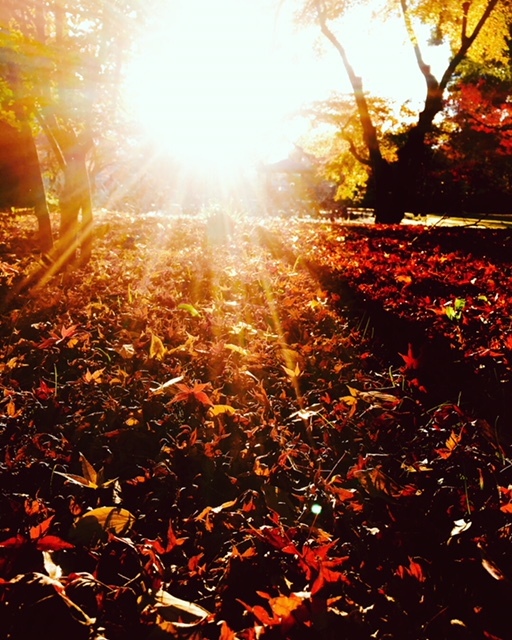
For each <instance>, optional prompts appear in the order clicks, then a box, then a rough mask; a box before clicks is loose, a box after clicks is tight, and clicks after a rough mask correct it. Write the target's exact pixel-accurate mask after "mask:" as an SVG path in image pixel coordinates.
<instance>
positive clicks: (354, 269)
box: [297, 224, 512, 381]
mask: <svg viewBox="0 0 512 640" xmlns="http://www.w3.org/2000/svg"><path fill="white" fill-rule="evenodd" d="M297 231H298V233H299V236H298V237H299V238H300V241H299V244H300V253H301V255H306V256H307V257H308V259H309V260H310V261H311V262H312V264H314V265H317V266H320V267H324V268H326V269H329V270H330V271H331V273H332V275H334V276H336V275H337V276H340V277H342V278H343V279H344V280H346V281H347V282H348V283H350V285H351V286H353V287H354V288H355V289H357V291H359V292H360V293H361V294H362V295H364V296H365V297H366V298H368V299H371V300H376V301H379V302H380V303H381V304H382V306H383V308H384V309H385V310H386V311H389V312H391V313H393V314H396V315H397V316H398V317H402V318H405V319H412V320H413V321H414V322H415V323H416V324H419V325H421V326H422V327H424V330H425V337H426V338H432V337H434V336H439V335H443V336H445V337H446V338H447V339H448V340H449V341H450V342H451V343H452V345H453V347H454V348H456V349H458V350H460V352H461V353H462V354H463V356H464V358H465V359H466V361H467V362H468V363H471V366H472V367H473V368H474V369H475V371H478V370H479V369H482V368H485V367H487V366H492V367H493V368H495V369H496V371H497V374H498V375H497V377H498V378H502V379H504V380H507V381H508V380H510V379H511V378H512V323H511V321H510V316H511V310H512V296H511V291H512V257H511V256H512V230H511V229H510V228H506V229H489V228H475V227H469V228H461V227H448V228H446V227H437V228H435V227H424V226H407V225H402V226H383V225H372V226H357V225H353V226H342V227H340V226H330V225H322V226H319V225H316V226H312V225H309V226H308V225H305V224H302V225H299V226H298V229H297Z"/></svg>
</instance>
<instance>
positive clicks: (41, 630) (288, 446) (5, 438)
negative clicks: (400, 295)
mask: <svg viewBox="0 0 512 640" xmlns="http://www.w3.org/2000/svg"><path fill="white" fill-rule="evenodd" d="M223 222H225V220H223V218H222V217H217V218H215V217H214V218H212V219H211V220H210V221H207V220H204V219H200V218H195V219H184V218H181V219H179V218H165V217H163V216H158V215H153V216H151V215H147V216H140V217H133V218H130V217H129V216H126V215H121V214H115V213H110V214H108V215H105V216H104V217H103V218H100V219H99V220H98V223H97V236H98V237H97V239H96V244H95V255H94V257H93V260H92V262H91V264H90V265H89V267H88V269H87V270H81V271H80V270H79V271H73V270H69V271H68V272H65V273H61V274H58V275H57V276H55V277H54V278H53V279H52V280H51V281H50V282H49V283H47V284H46V285H45V286H44V287H41V288H40V289H39V290H33V291H32V292H30V293H24V294H23V295H17V296H13V297H12V299H11V300H10V302H9V303H8V305H7V306H5V308H4V311H3V316H2V318H1V320H2V323H1V328H0V335H1V340H2V348H1V352H0V384H1V388H2V398H1V414H0V416H1V417H0V452H1V454H0V487H1V489H0V514H1V521H0V619H1V621H2V633H3V634H4V635H3V637H5V638H9V639H10V640H18V639H21V638H27V637H32V636H36V634H37V637H42V638H46V637H48V638H50V637H51V638H53V639H54V640H58V639H60V638H70V637H73V638H76V639H77V640H79V639H81V638H84V639H88V640H92V639H96V640H100V638H106V639H108V640H117V639H121V638H126V637H134V638H135V637H136V638H138V639H140V640H144V639H146V638H147V639H153V638H155V639H159V638H190V639H194V640H200V639H202V638H205V639H212V640H213V639H220V640H234V639H235V638H238V639H240V640H245V639H247V640H252V639H256V638H269V639H272V638H289V639H295V638H297V639H302V638H312V637H320V638H327V639H330V638H333V639H334V638H336V639H339V638H350V639H352V638H354V639H358V638H359V639H369V638H379V639H381V638H382V639H383V638H435V639H436V640H437V639H439V638H491V639H492V638H501V639H505V638H507V637H509V635H508V634H509V627H508V623H507V621H506V616H503V615H502V613H503V611H502V607H503V602H505V601H506V599H507V598H510V595H511V586H510V579H511V577H512V575H511V573H512V568H511V567H512V565H511V562H512V552H511V549H512V547H511V538H512V521H511V513H512V489H511V487H512V463H511V462H510V459H509V455H510V452H509V451H508V449H507V447H506V446H504V445H502V444H500V443H499V442H497V440H496V438H495V434H494V432H493V429H492V428H491V427H490V426H489V424H488V423H487V422H486V421H485V420H484V419H483V418H481V417H476V416H474V415H470V414H468V413H466V412H465V411H464V410H462V409H461V407H460V406H458V405H457V404H455V403H452V402H445V403H442V404H439V405H438V406H434V407H430V406H428V404H427V403H426V402H425V399H424V398H425V396H424V394H423V393H422V391H421V390H420V389H418V385H417V383H416V378H415V360H414V356H413V355H411V354H409V355H408V354H404V359H403V366H401V367H395V368H393V367H391V368H390V367H389V362H386V361H385V360H381V359H380V358H379V357H378V355H377V354H378V352H379V351H378V350H377V349H374V344H373V342H372V338H371V334H370V332H369V331H366V330H365V328H364V327H363V326H359V325H361V323H359V325H358V324H357V323H354V322H352V321H349V320H348V319H347V318H345V317H343V316H342V315H341V313H340V310H339V305H338V297H339V294H338V293H330V292H329V291H327V290H325V289H324V288H322V287H321V286H320V285H319V283H318V281H316V280H315V279H314V278H313V277H312V276H311V273H310V272H309V270H307V269H306V268H305V267H302V266H301V264H300V262H301V261H300V260H299V261H296V262H295V263H293V261H292V260H290V259H289V258H290V257H291V256H290V255H279V252H278V251H277V250H275V248H274V249H273V247H272V243H271V242H269V238H272V237H278V238H279V241H280V243H281V245H282V241H283V239H285V238H286V234H287V233H292V232H293V233H299V236H300V234H302V236H303V238H300V237H299V240H300V241H299V240H296V241H295V242H296V244H297V247H298V246H299V244H301V242H303V244H302V247H303V249H302V250H303V251H306V250H307V247H308V243H310V242H312V238H309V239H308V233H309V231H308V228H307V227H304V226H302V227H301V226H300V225H299V226H297V227H292V224H291V223H290V225H289V229H288V231H286V232H285V231H284V230H283V229H281V230H280V234H279V236H276V234H275V232H273V231H272V230H271V229H270V230H269V229H263V228H258V227H255V226H254V225H253V226H251V225H250V224H248V223H243V222H242V221H236V222H235V223H234V224H233V222H232V221H231V220H228V221H227V223H228V224H227V225H225V226H224V225H223ZM281 225H282V223H281ZM14 227H15V228H16V234H17V236H16V238H17V239H16V240H15V243H16V246H15V249H16V252H15V253H14V252H13V246H14V242H13V240H12V238H11V235H10V234H11V233H12V232H13V229H14ZM318 231H320V227H318ZM338 231H339V230H338ZM0 233H2V234H3V235H4V241H3V243H1V244H0V250H1V253H0V278H1V284H0V286H1V287H2V293H3V295H4V296H8V294H9V292H10V291H13V290H15V288H16V285H17V283H18V282H19V281H20V279H22V278H23V275H24V274H25V273H26V272H27V270H29V269H30V268H31V262H33V257H32V256H31V255H30V254H29V253H28V252H27V251H26V247H27V246H28V244H29V240H30V230H27V229H25V221H24V220H20V219H14V220H12V219H9V218H5V219H4V220H3V221H2V227H1V232H0ZM356 233H360V232H356V231H352V230H351V229H350V230H348V229H347V231H345V230H344V231H343V234H344V235H347V236H349V235H350V234H356ZM372 233H373V232H372ZM318 237H319V238H321V239H319V240H318V241H317V243H316V248H315V253H316V256H317V258H318V259H319V260H320V259H324V258H325V260H331V261H332V260H333V259H334V257H333V251H334V249H335V247H334V244H333V243H331V242H330V241H329V238H328V237H322V236H320V235H319V236H318ZM331 240H332V238H331ZM386 241H387V240H386ZM293 242H294V241H293V240H292V239H291V238H290V239H289V241H287V245H288V247H289V248H290V250H291V249H292V248H293ZM373 242H378V240H377V237H376V236H374V239H373ZM337 244H339V243H337ZM337 244H336V246H337ZM358 246H359V245H358ZM369 257H370V254H367V255H366V258H365V260H366V261H369ZM283 258H287V259H283ZM339 259H340V260H341V259H342V258H341V257H340V258H339ZM361 259H363V256H361ZM330 264H332V262H331V263H330ZM344 268H345V267H344ZM347 268H348V267H347ZM366 268H369V267H366ZM354 273H355V271H354ZM361 273H362V271H361ZM376 273H377V275H376V277H380V275H378V270H376ZM502 273H503V270H501V269H500V274H502ZM398 275H401V274H398ZM402 275H404V277H405V275H406V274H405V273H404V274H402ZM425 277H426V276H425ZM489 277H490V276H489ZM366 279H367V280H368V282H369V283H371V278H370V276H369V274H368V275H367V278H366ZM398 282H400V280H398ZM406 285H407V283H406V282H405V281H403V286H404V287H405V286H406ZM412 285H413V282H411V283H409V286H412ZM496 286H498V285H497V284H496ZM425 295H427V294H425ZM453 295H456V296H459V297H462V292H459V290H457V291H454V292H453ZM464 295H465V300H466V307H465V308H464V310H463V312H462V313H463V314H468V313H469V311H470V310H471V309H472V308H473V307H472V304H473V303H472V302H470V301H469V300H468V295H469V294H468V293H465V294H464ZM485 295H487V294H485ZM476 297H477V296H476V295H475V296H474V299H475V300H476ZM497 300H498V299H497ZM482 303H483V301H482ZM431 304H432V305H434V306H436V305H437V306H438V307H441V306H442V303H441V302H440V301H439V300H438V301H437V302H436V301H431ZM495 304H496V305H498V302H497V301H495ZM496 314H497V315H496V316H495V318H496V321H497V319H498V317H501V316H499V313H498V307H496ZM434 317H435V318H437V317H438V316H437V315H436V314H434Z"/></svg>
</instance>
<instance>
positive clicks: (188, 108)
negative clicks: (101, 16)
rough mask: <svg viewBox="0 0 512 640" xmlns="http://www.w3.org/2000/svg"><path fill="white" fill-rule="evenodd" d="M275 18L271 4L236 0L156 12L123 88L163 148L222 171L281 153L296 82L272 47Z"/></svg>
mask: <svg viewBox="0 0 512 640" xmlns="http://www.w3.org/2000/svg"><path fill="white" fill-rule="evenodd" d="M274 21H275V15H274V14H273V13H272V12H271V11H269V10H267V11H262V10H261V6H257V7H256V6H253V5H252V4H251V5H250V4H248V3H244V2H242V3H240V2H236V1H235V0H222V1H221V2H219V3H211V2H210V1H209V0H192V1H190V2H187V3H184V2H181V3H173V4H172V5H171V6H170V7H169V10H168V12H167V14H166V15H164V16H160V17H159V24H160V29H158V30H157V31H156V32H153V33H152V35H151V38H149V37H148V38H147V39H146V41H145V42H144V43H143V44H141V45H140V49H141V51H140V55H137V56H136V58H135V60H134V62H133V64H132V66H131V67H130V69H129V71H128V74H127V92H128V100H129V102H130V103H131V104H132V105H133V106H134V109H135V113H136V116H137V118H138V119H139V120H140V121H141V122H142V125H143V127H144V129H145V131H146V133H147V134H148V135H149V136H150V137H151V138H153V139H155V140H156V141H157V143H158V146H159V147H160V148H161V149H162V150H165V151H168V152H169V153H171V155H173V156H174V157H175V158H177V159H178V160H180V161H181V162H182V163H184V164H185V165H190V166H194V167H198V166H199V167H203V169H206V170H208V169H209V168H210V167H212V166H215V168H216V170H217V171H220V172H223V171H224V172H229V171H232V170H233V169H234V168H235V167H240V165H244V166H247V165H250V164H251V163H253V162H254V161H255V159H257V158H260V157H261V156H262V155H265V154H268V153H274V154H277V153H279V150H278V148H276V147H278V146H279V145H281V146H282V145H283V136H284V138H286V125H285V124H283V119H284V118H285V116H286V114H287V113H289V112H290V111H291V110H293V109H294V108H296V107H297V104H298V96H297V88H298V87H299V86H300V83H299V81H298V78H297V72H296V70H295V71H294V70H293V68H292V66H291V65H290V64H289V61H287V60H286V59H285V58H283V57H282V56H280V55H279V52H278V51H277V50H276V49H275V47H274V27H275V23H274Z"/></svg>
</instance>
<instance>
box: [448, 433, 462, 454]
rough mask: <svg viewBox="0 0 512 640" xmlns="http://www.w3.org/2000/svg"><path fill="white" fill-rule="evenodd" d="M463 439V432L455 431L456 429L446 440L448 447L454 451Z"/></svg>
mask: <svg viewBox="0 0 512 640" xmlns="http://www.w3.org/2000/svg"><path fill="white" fill-rule="evenodd" d="M461 440H462V434H461V433H455V431H452V433H451V435H450V437H449V438H448V440H447V441H446V448H447V449H448V450H449V451H453V450H454V449H455V447H456V446H457V445H458V444H459V443H460V441H461Z"/></svg>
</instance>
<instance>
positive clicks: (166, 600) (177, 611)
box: [155, 589, 211, 627]
mask: <svg viewBox="0 0 512 640" xmlns="http://www.w3.org/2000/svg"><path fill="white" fill-rule="evenodd" d="M155 606H156V607H158V610H159V613H160V615H162V617H163V618H164V620H166V621H167V622H172V624H173V625H174V626H176V627H192V626H195V625H197V624H199V623H200V622H202V621H203V620H205V619H206V618H208V616H210V615H211V613H210V612H209V611H207V610H206V609H204V608H203V607H201V606H200V605H198V604H195V603H194V602H188V601H187V600H181V599H180V598H176V597H175V596H173V595H171V594H170V593H168V592H167V591H164V590H163V589H160V590H159V591H157V592H156V593H155ZM164 611H165V613H164Z"/></svg>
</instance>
